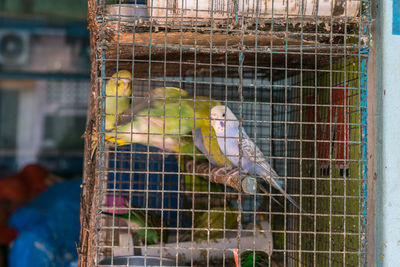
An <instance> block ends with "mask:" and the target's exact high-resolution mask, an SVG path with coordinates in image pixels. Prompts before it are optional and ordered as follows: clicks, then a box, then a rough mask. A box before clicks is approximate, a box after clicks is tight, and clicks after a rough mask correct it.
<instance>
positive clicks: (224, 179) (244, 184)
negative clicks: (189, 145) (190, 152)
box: [185, 160, 257, 194]
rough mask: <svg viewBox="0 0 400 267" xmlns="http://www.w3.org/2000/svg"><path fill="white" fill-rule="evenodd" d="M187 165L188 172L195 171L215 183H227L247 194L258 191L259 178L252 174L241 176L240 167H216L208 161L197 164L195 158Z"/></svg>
mask: <svg viewBox="0 0 400 267" xmlns="http://www.w3.org/2000/svg"><path fill="white" fill-rule="evenodd" d="M210 166H211V169H210ZM185 167H186V171H187V172H189V173H193V172H194V174H195V175H198V176H200V177H203V178H205V179H208V180H210V181H211V182H213V183H218V184H226V186H229V187H232V188H234V189H236V190H237V191H239V192H241V191H242V192H244V193H246V194H255V193H257V180H256V179H255V178H254V177H251V176H241V175H240V170H239V169H238V168H235V169H232V168H230V167H226V168H225V167H214V166H213V165H209V163H208V162H205V163H201V164H196V162H195V161H194V160H191V161H189V162H187V163H186V166H185ZM193 168H194V169H193Z"/></svg>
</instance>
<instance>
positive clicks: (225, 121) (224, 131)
mask: <svg viewBox="0 0 400 267" xmlns="http://www.w3.org/2000/svg"><path fill="white" fill-rule="evenodd" d="M211 125H212V126H213V128H214V130H215V133H216V136H217V141H218V145H219V147H220V149H221V151H222V152H223V153H224V154H225V155H226V156H227V158H228V159H229V160H230V161H231V163H232V164H233V165H234V166H236V167H239V168H241V169H242V170H243V172H245V173H251V174H257V175H259V176H261V177H262V178H263V179H264V180H265V181H266V182H267V183H270V184H271V185H272V186H273V187H274V188H276V189H277V190H279V191H280V192H281V193H282V194H283V195H284V196H285V198H287V199H288V200H289V201H290V202H291V203H292V204H293V205H295V206H296V207H297V208H298V209H300V207H299V205H298V204H297V203H296V201H295V200H294V199H293V198H292V197H291V196H289V195H288V194H287V193H286V191H285V190H284V189H283V188H282V185H281V184H282V182H281V181H279V180H277V179H279V176H278V174H277V173H276V172H275V170H274V169H272V168H271V166H270V165H269V163H268V162H267V160H266V159H265V156H264V154H263V153H262V152H261V150H260V149H259V148H258V147H257V145H256V144H255V143H254V142H253V141H252V140H251V139H250V138H249V136H248V135H247V133H246V132H245V130H244V129H243V128H241V127H240V125H239V121H238V119H237V118H236V116H235V114H233V112H232V111H231V110H230V109H229V108H228V107H226V106H215V107H213V108H212V109H211ZM240 131H241V136H240ZM239 159H240V160H239ZM239 162H240V166H239ZM300 210H301V209H300Z"/></svg>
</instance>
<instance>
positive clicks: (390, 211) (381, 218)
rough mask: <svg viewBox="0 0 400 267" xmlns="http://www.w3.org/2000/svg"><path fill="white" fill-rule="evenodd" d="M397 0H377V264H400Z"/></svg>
mask: <svg viewBox="0 0 400 267" xmlns="http://www.w3.org/2000/svg"><path fill="white" fill-rule="evenodd" d="M398 3H399V1H398V0H396V1H387V0H380V1H378V8H377V19H376V22H377V36H376V51H377V56H376V62H377V66H376V68H377V75H376V77H377V113H376V119H377V121H376V123H377V127H376V131H377V140H376V146H377V154H376V155H377V156H376V160H377V180H376V229H375V230H376V231H375V234H376V243H375V252H376V265H377V266H399V261H400V253H399V252H400V204H399V203H400V144H399V136H400V116H399V114H400V83H399V77H400V49H399V48H400V35H395V34H394V33H395V28H394V26H395V25H397V26H396V27H398V22H399V17H393V15H396V14H398V12H399V10H393V8H394V7H395V5H398ZM371 141H372V140H371Z"/></svg>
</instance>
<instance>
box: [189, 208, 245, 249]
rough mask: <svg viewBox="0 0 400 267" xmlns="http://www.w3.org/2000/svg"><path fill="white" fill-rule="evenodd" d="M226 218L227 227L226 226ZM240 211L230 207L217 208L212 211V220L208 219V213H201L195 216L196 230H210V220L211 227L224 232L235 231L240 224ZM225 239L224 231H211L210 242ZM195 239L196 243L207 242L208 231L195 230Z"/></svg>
mask: <svg viewBox="0 0 400 267" xmlns="http://www.w3.org/2000/svg"><path fill="white" fill-rule="evenodd" d="M215 211H223V212H215ZM224 216H225V225H224ZM237 218H238V210H237V209H235V208H231V207H229V206H227V207H226V209H224V207H216V208H213V209H212V210H211V211H210V219H209V218H208V212H204V213H200V214H196V215H195V220H194V221H195V223H194V228H208V220H210V227H211V228H216V229H224V230H228V229H230V230H234V229H236V228H237V225H238V222H237ZM222 237H223V231H210V240H214V239H218V238H222ZM193 239H194V240H195V241H200V240H206V239H207V231H205V230H194V234H193Z"/></svg>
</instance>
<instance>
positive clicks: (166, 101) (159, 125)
mask: <svg viewBox="0 0 400 267" xmlns="http://www.w3.org/2000/svg"><path fill="white" fill-rule="evenodd" d="M148 99H149V100H148V101H147V100H145V101H143V99H142V101H141V102H139V103H134V105H132V106H133V108H132V109H130V110H128V111H127V112H126V113H127V116H124V117H122V118H121V119H120V120H119V121H117V124H118V126H117V127H116V128H115V129H114V130H111V131H108V132H107V133H106V136H105V139H106V140H107V141H110V142H117V144H118V145H124V144H130V143H140V144H144V145H147V144H148V145H151V146H154V147H157V148H159V149H161V150H164V151H170V152H180V153H187V154H193V153H194V152H195V151H194V148H195V146H194V145H193V141H192V138H191V134H192V131H193V129H196V128H202V127H209V126H208V125H209V124H210V119H209V118H210V110H211V108H212V107H214V106H217V105H218V104H219V103H218V102H217V101H213V100H209V99H208V98H206V97H196V98H195V99H193V98H190V97H189V96H188V93H187V92H186V91H185V90H183V89H180V88H176V87H160V88H156V89H154V90H152V91H151V92H150V94H149V98H148ZM129 113H130V114H129Z"/></svg>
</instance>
